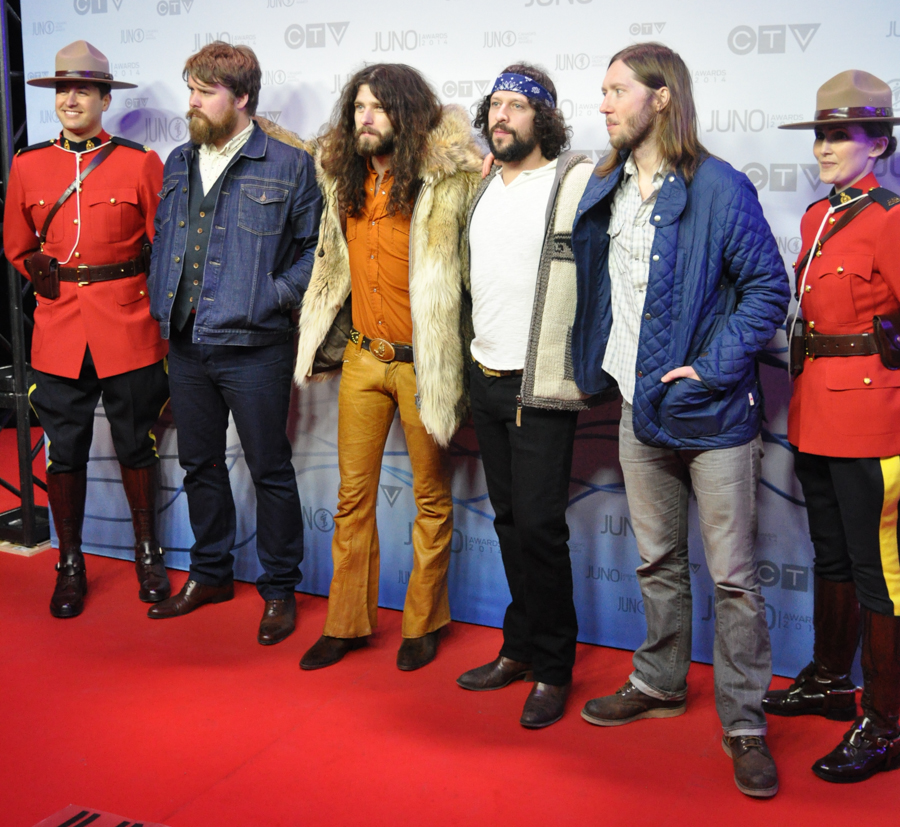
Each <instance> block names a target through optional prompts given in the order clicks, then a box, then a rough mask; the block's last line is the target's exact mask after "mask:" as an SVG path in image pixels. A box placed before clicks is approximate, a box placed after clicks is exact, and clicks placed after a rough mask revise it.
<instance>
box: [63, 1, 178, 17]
mask: <svg viewBox="0 0 900 827" xmlns="http://www.w3.org/2000/svg"><path fill="white" fill-rule="evenodd" d="M112 2H113V5H114V6H115V7H116V11H118V10H119V9H121V8H122V0H112ZM191 2H192V3H193V2H194V0H191ZM73 5H74V6H75V11H76V12H77V13H78V14H106V13H107V12H108V11H109V4H108V3H107V0H74V4H73Z"/></svg>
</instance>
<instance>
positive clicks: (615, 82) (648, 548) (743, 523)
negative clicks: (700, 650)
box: [572, 43, 790, 798]
mask: <svg viewBox="0 0 900 827" xmlns="http://www.w3.org/2000/svg"><path fill="white" fill-rule="evenodd" d="M603 93H604V99H603V105H602V106H601V112H603V113H604V114H605V115H606V123H607V129H608V131H609V136H610V142H611V143H612V145H613V148H614V150H615V151H614V152H613V153H612V154H611V155H610V157H609V158H608V159H607V161H606V162H604V163H603V164H601V167H600V168H599V169H598V171H597V177H595V178H594V179H592V181H591V182H590V183H589V184H588V185H587V188H586V189H585V192H584V195H583V197H582V200H581V203H580V204H579V207H578V214H577V216H576V218H575V225H574V228H573V232H572V245H573V251H574V254H575V260H576V264H577V270H578V307H577V312H576V317H575V324H574V329H573V334H572V356H573V361H574V368H575V381H576V382H577V383H578V385H579V387H580V388H581V390H582V391H584V392H586V393H592V394H593V393H598V392H601V391H603V390H605V389H606V388H607V387H609V386H610V385H612V384H613V382H617V383H618V385H619V389H620V390H621V392H622V397H623V404H622V420H621V424H620V428H619V459H620V461H621V464H622V472H623V476H624V479H625V490H626V493H627V495H628V505H629V508H630V510H631V521H632V524H633V526H634V533H635V538H636V540H637V545H638V551H639V552H640V555H641V560H642V565H641V566H640V567H639V568H638V570H637V574H638V581H639V583H640V586H641V592H642V594H643V598H644V610H645V615H646V619H647V638H646V640H645V641H644V643H643V644H642V645H641V647H640V648H639V649H638V650H637V652H635V655H634V672H633V673H632V674H631V676H630V678H629V680H628V681H627V682H626V683H625V685H624V686H623V687H622V688H621V689H619V691H618V692H616V693H615V694H614V695H610V696H607V697H603V698H597V699H595V700H593V701H590V702H588V704H587V705H586V706H585V708H584V710H583V712H582V715H583V717H584V718H585V719H586V720H588V721H589V722H590V723H593V724H597V725H598V726H618V725H621V724H627V723H630V722H632V721H636V720H639V719H641V718H667V717H672V716H675V715H681V714H683V713H684V711H685V697H686V695H687V681H686V679H687V672H688V666H689V665H690V659H691V576H690V567H689V561H688V542H687V504H688V493H689V491H690V490H691V489H693V491H694V494H695V495H696V497H697V505H698V509H699V513H700V527H701V534H702V537H703V546H704V550H705V552H706V560H707V564H708V566H709V572H710V575H711V576H712V578H713V581H714V583H715V607H716V636H715V643H714V651H713V663H714V671H715V687H716V708H717V711H718V713H719V718H720V720H721V723H722V727H723V729H724V738H723V741H722V745H723V748H724V750H725V752H726V753H727V754H728V755H729V756H731V758H732V759H733V762H734V777H735V782H736V784H737V786H738V788H739V789H740V790H741V791H742V792H743V793H745V794H747V795H750V796H755V797H760V798H765V797H770V796H773V795H775V793H776V792H777V790H778V775H777V772H776V768H775V762H774V760H773V759H772V756H771V754H770V753H769V750H768V747H767V746H766V742H765V734H766V718H765V715H764V714H763V710H762V699H763V695H764V693H765V691H766V689H767V687H768V685H769V682H770V680H771V677H772V654H771V649H770V644H769V630H768V626H767V623H766V613H765V602H764V600H763V597H762V595H761V593H760V588H759V579H758V577H757V573H756V564H755V559H754V554H755V541H756V527H757V512H756V488H757V483H758V482H759V473H760V459H761V456H762V442H761V439H760V436H759V429H760V423H761V420H762V413H761V404H760V403H761V398H760V387H759V381H758V375H757V374H758V371H757V364H756V356H757V354H758V353H759V352H760V351H761V350H762V349H763V348H764V347H765V346H766V344H767V343H768V342H769V340H770V339H771V338H772V336H773V334H774V333H775V330H776V328H777V326H778V325H779V324H780V323H781V322H782V321H783V320H784V317H785V312H786V310H787V304H788V299H789V295H790V294H789V286H788V280H787V274H786V273H785V269H784V263H783V262H782V260H781V256H780V254H779V252H778V247H777V244H776V242H775V239H774V238H773V236H772V232H771V230H770V229H769V226H768V224H767V223H766V220H765V218H764V216H763V213H762V208H761V207H760V205H759V200H758V198H757V195H756V190H755V189H754V187H753V185H752V184H751V183H750V181H749V179H748V178H747V176H746V175H743V174H742V173H739V172H737V171H736V170H735V169H733V168H732V167H731V166H729V165H728V164H726V163H725V162H724V161H721V160H719V159H718V158H713V157H712V156H710V155H709V153H708V152H707V151H706V150H705V149H704V148H703V146H702V145H701V144H700V143H699V141H698V140H697V128H696V112H695V109H694V103H693V96H692V92H691V76H690V72H689V71H688V69H687V67H686V66H685V64H684V61H682V59H681V58H680V57H679V56H678V55H677V54H675V53H674V52H673V51H672V50H671V49H668V48H666V47H665V46H663V45H661V44H659V43H642V44H638V45H635V46H631V47H628V48H627V49H624V50H623V51H621V52H619V53H618V54H617V55H615V56H614V57H613V59H612V60H611V61H610V65H609V69H608V71H607V74H606V78H605V79H604V83H603Z"/></svg>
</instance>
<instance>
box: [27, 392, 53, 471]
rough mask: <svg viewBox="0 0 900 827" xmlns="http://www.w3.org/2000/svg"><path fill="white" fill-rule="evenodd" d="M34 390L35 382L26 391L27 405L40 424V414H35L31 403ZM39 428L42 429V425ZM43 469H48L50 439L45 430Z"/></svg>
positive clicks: (35, 411)
mask: <svg viewBox="0 0 900 827" xmlns="http://www.w3.org/2000/svg"><path fill="white" fill-rule="evenodd" d="M36 390H37V382H35V383H34V384H33V385H32V386H31V387H30V388H29V389H28V404H29V406H30V407H31V410H33V411H34V415H35V416H36V417H37V418H38V422H40V421H41V417H40V414H39V413H38V412H37V409H36V408H35V407H34V405H33V404H32V402H31V394H33V393H34V392H35V391H36ZM41 427H42V428H43V425H42V426H41ZM44 467H45V468H47V469H49V468H50V437H48V436H47V431H46V430H45V431H44Z"/></svg>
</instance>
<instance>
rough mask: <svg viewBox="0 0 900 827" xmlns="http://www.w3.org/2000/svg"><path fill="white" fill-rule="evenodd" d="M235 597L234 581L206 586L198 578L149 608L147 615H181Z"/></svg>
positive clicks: (158, 618) (160, 617) (155, 618)
mask: <svg viewBox="0 0 900 827" xmlns="http://www.w3.org/2000/svg"><path fill="white" fill-rule="evenodd" d="M233 599H234V583H233V582H230V583H226V584H225V585H224V586H204V585H203V584H202V583H198V582H197V581H196V580H188V581H187V582H186V583H185V584H184V585H183V586H182V587H181V591H180V592H178V594H176V595H175V596H174V597H170V598H168V599H167V600H163V601H162V603H156V604H154V605H153V606H151V607H150V608H149V609H148V610H147V617H149V618H153V619H154V620H160V619H162V618H166V617H180V616H181V615H186V614H189V613H190V612H192V611H194V609H199V608H200V607H201V606H205V605H206V604H207V603H224V602H225V601H227V600H233Z"/></svg>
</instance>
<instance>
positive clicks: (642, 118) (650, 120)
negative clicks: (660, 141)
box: [609, 101, 658, 150]
mask: <svg viewBox="0 0 900 827" xmlns="http://www.w3.org/2000/svg"><path fill="white" fill-rule="evenodd" d="M657 114H658V113H656V112H654V111H653V107H652V106H651V105H650V102H649V101H648V104H647V106H645V107H644V109H643V110H641V112H639V113H638V114H637V115H632V116H631V117H629V118H628V119H627V120H626V121H625V123H624V124H623V125H622V128H621V129H620V130H619V134H618V135H617V136H616V137H615V138H614V137H613V136H612V135H610V137H609V142H610V144H612V146H613V149H616V150H621V149H625V150H634V149H636V148H637V147H639V146H640V145H641V144H643V143H644V141H646V140H647V138H649V137H650V135H651V133H652V132H653V130H654V129H655V127H656V118H657Z"/></svg>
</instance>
